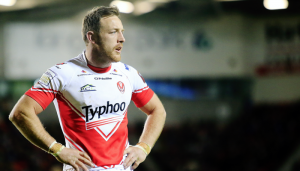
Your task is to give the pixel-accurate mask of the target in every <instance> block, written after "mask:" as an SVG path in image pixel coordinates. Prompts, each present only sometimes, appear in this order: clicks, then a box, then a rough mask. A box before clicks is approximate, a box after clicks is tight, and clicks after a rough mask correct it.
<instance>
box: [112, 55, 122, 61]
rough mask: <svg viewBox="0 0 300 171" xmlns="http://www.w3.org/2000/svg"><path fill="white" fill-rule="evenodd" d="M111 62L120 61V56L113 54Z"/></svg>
mask: <svg viewBox="0 0 300 171" xmlns="http://www.w3.org/2000/svg"><path fill="white" fill-rule="evenodd" d="M111 59H112V61H113V62H120V61H121V56H113V57H112V58H111Z"/></svg>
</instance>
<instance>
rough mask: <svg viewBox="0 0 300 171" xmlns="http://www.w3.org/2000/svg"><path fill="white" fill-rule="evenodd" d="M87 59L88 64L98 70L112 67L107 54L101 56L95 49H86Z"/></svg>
mask: <svg viewBox="0 0 300 171" xmlns="http://www.w3.org/2000/svg"><path fill="white" fill-rule="evenodd" d="M85 57H86V60H87V63H88V64H90V65H92V66H94V67H98V68H107V67H109V66H110V65H111V61H110V60H108V58H106V57H105V54H101V53H99V52H98V50H96V49H94V48H93V47H89V46H87V47H86V51H85Z"/></svg>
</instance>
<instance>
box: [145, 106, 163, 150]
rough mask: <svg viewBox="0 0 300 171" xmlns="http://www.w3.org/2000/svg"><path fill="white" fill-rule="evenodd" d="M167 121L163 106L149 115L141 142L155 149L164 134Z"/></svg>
mask: <svg viewBox="0 0 300 171" xmlns="http://www.w3.org/2000/svg"><path fill="white" fill-rule="evenodd" d="M165 120H166V112H165V110H164V108H163V107H162V106H161V107H159V108H157V109H155V110H154V111H153V112H152V113H149V114H148V116H147V119H146V122H145V125H144V129H143V132H142V134H141V136H140V139H139V142H145V143H147V144H148V145H150V146H151V147H153V146H154V144H155V142H156V141H157V139H158V137H159V136H160V134H161V132H162V129H163V127H164V124H165Z"/></svg>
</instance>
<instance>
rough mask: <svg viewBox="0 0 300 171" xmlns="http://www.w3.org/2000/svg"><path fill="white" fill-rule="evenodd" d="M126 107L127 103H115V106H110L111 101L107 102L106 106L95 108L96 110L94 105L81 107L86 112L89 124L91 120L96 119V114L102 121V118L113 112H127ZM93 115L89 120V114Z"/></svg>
mask: <svg viewBox="0 0 300 171" xmlns="http://www.w3.org/2000/svg"><path fill="white" fill-rule="evenodd" d="M125 106H126V103H125V102H122V103H121V104H120V103H115V104H110V103H109V101H107V103H106V106H104V105H103V106H98V107H95V108H94V109H93V108H92V105H89V106H83V107H81V108H82V109H83V110H84V112H85V116H86V117H85V119H86V120H85V121H86V122H89V121H90V120H92V119H94V117H95V116H96V113H97V114H98V119H100V116H101V115H103V114H108V113H113V112H118V111H119V110H120V111H124V110H125ZM89 112H90V113H91V115H92V116H91V118H89V115H88V113H89Z"/></svg>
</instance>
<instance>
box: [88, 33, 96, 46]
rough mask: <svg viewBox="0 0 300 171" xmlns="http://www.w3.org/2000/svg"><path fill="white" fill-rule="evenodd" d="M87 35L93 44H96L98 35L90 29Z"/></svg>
mask: <svg viewBox="0 0 300 171" xmlns="http://www.w3.org/2000/svg"><path fill="white" fill-rule="evenodd" d="M85 36H86V38H87V39H88V40H89V42H91V43H92V44H95V42H96V41H97V37H96V35H95V34H94V32H93V31H88V32H87V33H86V35H85Z"/></svg>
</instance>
